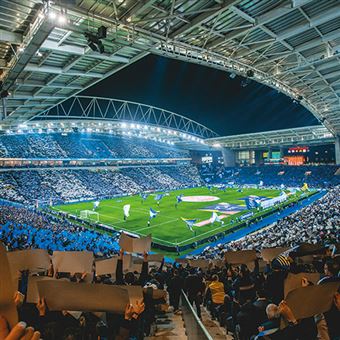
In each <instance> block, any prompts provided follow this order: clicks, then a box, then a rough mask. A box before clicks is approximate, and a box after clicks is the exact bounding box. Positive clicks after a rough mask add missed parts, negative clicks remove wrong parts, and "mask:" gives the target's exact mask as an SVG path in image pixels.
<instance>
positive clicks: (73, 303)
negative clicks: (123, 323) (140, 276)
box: [37, 280, 129, 314]
mask: <svg viewBox="0 0 340 340" xmlns="http://www.w3.org/2000/svg"><path fill="white" fill-rule="evenodd" d="M37 285H38V291H39V296H40V297H45V300H46V304H47V306H48V308H49V310H51V311H61V310H72V311H89V312H113V313H118V314H124V312H125V307H126V305H127V304H128V303H129V294H128V291H127V290H124V289H122V288H119V287H117V286H112V285H104V284H91V283H75V282H65V281H60V280H57V281H38V282H37Z"/></svg>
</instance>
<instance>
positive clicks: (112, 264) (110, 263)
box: [96, 257, 124, 276]
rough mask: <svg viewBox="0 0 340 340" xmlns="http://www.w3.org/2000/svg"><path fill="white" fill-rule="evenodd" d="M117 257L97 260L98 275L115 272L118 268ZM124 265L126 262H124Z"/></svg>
mask: <svg viewBox="0 0 340 340" xmlns="http://www.w3.org/2000/svg"><path fill="white" fill-rule="evenodd" d="M117 261H118V258H117V257H111V258H109V259H106V260H101V261H96V275H97V276H100V275H106V274H115V273H116V268H117ZM123 265H124V262H123Z"/></svg>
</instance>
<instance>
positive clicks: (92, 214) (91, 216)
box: [79, 210, 99, 222]
mask: <svg viewBox="0 0 340 340" xmlns="http://www.w3.org/2000/svg"><path fill="white" fill-rule="evenodd" d="M79 217H80V218H81V219H83V220H91V221H95V222H99V214H98V213H97V212H96V211H92V210H81V211H80V215H79Z"/></svg>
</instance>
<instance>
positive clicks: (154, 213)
mask: <svg viewBox="0 0 340 340" xmlns="http://www.w3.org/2000/svg"><path fill="white" fill-rule="evenodd" d="M149 213H150V220H152V219H153V218H155V217H156V216H157V214H158V213H159V211H155V210H153V209H152V208H150V212H149Z"/></svg>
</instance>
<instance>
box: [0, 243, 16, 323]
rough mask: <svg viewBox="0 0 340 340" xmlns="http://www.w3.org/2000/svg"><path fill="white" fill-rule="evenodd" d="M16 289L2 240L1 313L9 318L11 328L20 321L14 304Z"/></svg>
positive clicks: (0, 264)
mask: <svg viewBox="0 0 340 340" xmlns="http://www.w3.org/2000/svg"><path fill="white" fill-rule="evenodd" d="M15 291H16V289H15V288H14V285H13V282H12V276H11V271H10V268H9V263H8V258H7V252H6V249H5V247H4V245H3V244H2V243H1V242H0V315H2V316H3V317H4V318H5V319H6V320H7V322H8V324H9V325H10V327H11V328H12V327H14V326H15V325H16V324H17V322H18V312H17V308H16V306H15V304H14V293H15Z"/></svg>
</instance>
